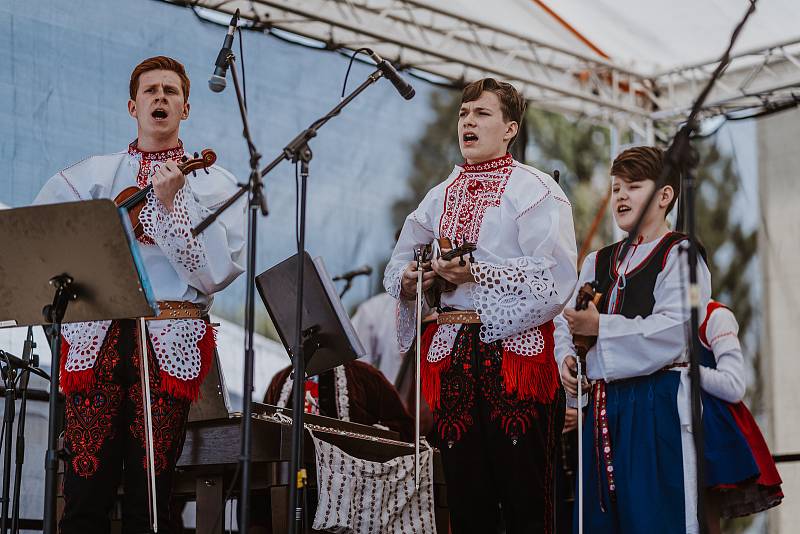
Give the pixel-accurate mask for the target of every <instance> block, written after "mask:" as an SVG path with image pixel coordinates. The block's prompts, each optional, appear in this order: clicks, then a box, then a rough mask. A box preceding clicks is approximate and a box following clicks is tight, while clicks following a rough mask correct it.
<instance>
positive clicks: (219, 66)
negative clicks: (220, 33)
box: [208, 9, 239, 93]
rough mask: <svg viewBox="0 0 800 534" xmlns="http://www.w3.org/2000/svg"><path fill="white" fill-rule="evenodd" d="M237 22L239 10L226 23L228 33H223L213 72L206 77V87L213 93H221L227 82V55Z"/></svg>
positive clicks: (228, 54) (229, 52)
mask: <svg viewBox="0 0 800 534" xmlns="http://www.w3.org/2000/svg"><path fill="white" fill-rule="evenodd" d="M238 24H239V10H238V9H237V10H236V13H234V14H233V18H231V23H230V24H228V33H226V34H225V40H224V41H222V49H221V50H220V51H219V54H218V55H217V61H216V62H215V63H214V65H215V66H216V67H215V68H214V74H212V75H211V78H209V79H208V88H209V89H211V90H212V91H214V92H215V93H221V92H222V91H224V90H225V86H226V85H227V82H226V81H225V75H226V74H227V73H228V56H230V54H231V46H233V33H234V32H235V31H236V26H238Z"/></svg>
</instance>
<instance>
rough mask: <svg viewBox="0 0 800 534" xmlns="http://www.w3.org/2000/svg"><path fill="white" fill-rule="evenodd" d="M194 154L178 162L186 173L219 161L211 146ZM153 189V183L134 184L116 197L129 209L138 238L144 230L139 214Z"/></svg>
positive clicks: (120, 205)
mask: <svg viewBox="0 0 800 534" xmlns="http://www.w3.org/2000/svg"><path fill="white" fill-rule="evenodd" d="M194 156H195V157H194V158H191V159H189V158H188V157H186V156H184V157H183V159H182V160H181V161H180V162H178V169H180V171H181V172H182V173H183V174H184V175H187V174H189V173H193V172H195V171H198V170H200V169H207V168H208V167H211V166H212V165H213V164H214V162H216V161H217V154H216V153H215V152H214V151H213V150H211V149H210V148H206V149H205V150H203V151H202V152H201V153H200V155H199V156H198V155H197V153H196V152H195V155H194ZM152 190H153V184H147V186H145V187H144V188H141V189H140V188H139V187H137V186H135V185H132V186H130V187H126V188H125V189H123V190H122V191H120V193H119V194H118V195H117V196H116V198H114V204H116V205H117V206H118V207H120V208H124V209H126V210H127V211H128V217H130V219H131V226H132V227H133V233H134V235H135V236H136V237H137V238H138V237H141V236H142V234H143V232H144V230H143V229H142V223H141V221H139V214H140V213H141V211H142V208H143V207H144V201H145V199H146V198H147V193H149V192H150V191H152Z"/></svg>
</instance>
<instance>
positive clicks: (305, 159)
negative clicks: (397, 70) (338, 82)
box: [192, 53, 383, 534]
mask: <svg viewBox="0 0 800 534" xmlns="http://www.w3.org/2000/svg"><path fill="white" fill-rule="evenodd" d="M234 59H235V58H234V56H233V54H232V53H231V54H229V55H228V64H229V65H230V67H231V74H232V76H233V81H234V85H235V87H236V98H237V100H238V102H239V110H240V112H241V115H242V122H243V124H244V136H245V138H246V139H247V144H248V148H249V150H250V169H251V172H250V181H249V182H248V183H247V184H245V185H243V186H242V187H241V188H240V189H239V191H237V192H236V193H235V194H234V195H233V196H232V197H231V198H229V199H228V200H227V201H226V202H225V203H224V204H223V205H222V206H220V207H219V208H218V209H217V210H216V211H215V212H214V213H212V214H211V215H209V216H208V217H207V218H206V219H205V220H203V221H202V222H201V223H200V224H198V225H197V227H196V228H194V229H193V230H192V234H193V235H198V234H200V233H201V232H202V231H203V230H205V229H206V228H208V226H209V225H210V224H212V223H213V222H214V221H215V220H216V219H217V217H219V215H220V214H221V213H222V212H224V211H225V210H226V209H228V208H229V207H230V206H232V205H233V204H234V203H235V202H236V201H237V200H238V199H239V198H240V197H241V196H242V195H244V194H245V193H248V192H249V193H250V198H249V206H250V219H249V221H248V227H247V232H248V253H247V289H246V291H247V295H246V307H247V309H246V311H245V323H246V324H245V329H246V331H247V335H246V346H245V365H244V398H243V400H242V402H243V408H242V412H243V414H244V417H243V418H242V445H241V457H240V459H239V465H240V469H241V473H242V484H241V495H240V497H239V498H240V501H239V502H240V504H241V509H242V512H241V517H240V518H239V521H240V524H239V532H241V533H242V534H246V533H247V531H248V529H249V527H248V523H249V518H250V510H249V506H250V496H249V493H250V485H251V484H250V478H251V470H250V458H251V457H252V421H251V418H250V414H251V412H252V402H253V396H252V390H253V365H254V361H253V360H254V353H253V348H252V347H253V330H254V323H253V319H254V309H253V306H254V302H255V298H254V295H255V246H256V239H255V235H256V210H257V209H258V208H259V207H260V208H261V211H262V213H263V214H264V215H267V209H266V204H265V202H264V197H263V195H262V187H263V184H262V182H261V178H262V177H263V176H265V175H267V174H268V173H269V172H270V171H272V169H274V168H275V167H277V166H278V164H279V163H281V162H282V161H284V160H289V161H291V162H292V163H295V164H297V163H299V164H300V198H299V207H298V209H299V212H300V213H299V219H300V221H299V235H298V240H297V252H298V256H297V257H298V266H297V323H296V329H295V339H294V343H293V350H292V356H293V357H292V364H293V376H294V380H295V388H294V396H293V404H292V441H291V444H292V446H291V458H290V462H289V504H288V506H289V515H288V518H289V530H288V532H289V533H290V534H293V533H296V532H299V530H298V527H300V525H301V522H302V518H303V502H302V500H299V499H298V495H299V493H298V489H303V488H304V487H305V480H306V476H305V469H302V468H301V467H300V465H301V459H302V450H303V429H304V424H303V413H304V405H303V404H304V396H305V387H304V385H305V358H304V354H303V333H302V331H301V330H302V303H303V277H304V272H303V271H304V269H303V265H304V262H303V253H304V252H305V218H306V217H305V212H306V196H307V185H308V173H309V170H308V167H309V162H310V161H311V158H312V157H313V154H312V152H311V149H310V148H309V146H308V142H309V141H310V140H311V139H313V138H314V137H316V135H317V131H318V130H319V129H320V128H321V127H322V126H323V125H325V124H326V123H327V122H328V121H329V120H330V119H332V118H333V117H335V116H337V115H338V114H339V113H340V112H341V110H342V109H343V108H344V107H345V106H347V104H349V103H350V102H351V101H352V100H353V99H355V98H356V97H357V96H358V95H359V94H361V93H362V92H363V91H364V90H365V89H366V88H367V87H369V86H370V85H372V84H373V83H375V82H376V81H378V80H379V79H380V78H381V77H382V76H383V73H382V71H381V70H380V69H378V70H376V71H375V72H373V73H372V74H370V75H369V76H368V78H367V80H366V81H364V83H362V84H361V85H360V86H358V87H357V88H356V89H355V90H354V91H353V92H352V93H350V95H348V96H347V97H346V98H344V99H342V100H341V101H340V102H339V104H337V105H336V106H335V107H334V108H333V109H332V110H331V111H329V112H328V113H327V114H326V115H325V116H323V117H322V118H320V119H318V120H316V121H315V122H313V123H312V124H311V126H309V127H308V128H306V129H305V130H303V131H302V132H300V134H298V135H297V136H296V137H295V138H294V139H292V140H291V141H290V142H289V144H288V145H286V147H285V148H284V149H283V151H282V152H281V154H279V155H278V156H277V157H276V158H275V159H273V160H272V161H271V162H270V163H269V164H268V165H267V166H266V167H264V169H262V170H261V171H260V172H259V171H258V170H257V167H258V161H259V159H260V157H261V156H260V154H258V152H257V151H256V150H255V147H254V145H253V143H252V141H251V139H250V131H249V128H248V126H247V110H246V109H245V107H244V104H243V99H242V96H241V92H240V90H239V82H238V77H237V75H236V68H235V63H234Z"/></svg>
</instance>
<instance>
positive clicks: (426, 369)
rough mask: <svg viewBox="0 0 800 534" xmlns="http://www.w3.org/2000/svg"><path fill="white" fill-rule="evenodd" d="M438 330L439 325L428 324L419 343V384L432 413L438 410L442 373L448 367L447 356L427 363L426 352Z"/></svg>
mask: <svg viewBox="0 0 800 534" xmlns="http://www.w3.org/2000/svg"><path fill="white" fill-rule="evenodd" d="M438 328H439V325H437V324H436V323H431V324H429V325H428V326H427V327H426V328H425V330H424V331H423V332H422V340H421V341H420V355H421V360H422V365H421V366H420V378H421V380H420V382H421V383H422V386H421V389H422V396H423V397H424V398H425V402H427V403H428V406H429V407H430V409H431V410H433V411H436V410H438V409H439V403H440V399H441V391H442V378H441V377H442V371H445V370H447V369H448V368H449V367H450V355H449V354H448V355H447V356H446V357H444V358H442V359H441V360H439V361H438V362H429V361H428V351H430V348H431V343H432V342H433V336H435V335H436V330H437V329H438Z"/></svg>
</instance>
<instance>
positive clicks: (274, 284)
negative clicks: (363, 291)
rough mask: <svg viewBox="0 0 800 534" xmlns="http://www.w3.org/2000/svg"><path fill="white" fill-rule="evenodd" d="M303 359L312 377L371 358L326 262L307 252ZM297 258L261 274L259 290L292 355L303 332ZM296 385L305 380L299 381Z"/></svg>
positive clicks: (282, 340)
mask: <svg viewBox="0 0 800 534" xmlns="http://www.w3.org/2000/svg"><path fill="white" fill-rule="evenodd" d="M303 262H304V270H305V273H306V276H304V277H303V322H302V333H303V356H304V360H305V369H306V377H309V376H314V375H318V374H320V373H323V372H325V371H327V370H329V369H333V368H334V367H338V366H340V365H342V364H343V363H345V362H349V361H351V360H355V359H357V358H361V357H362V356H364V355H365V354H366V351H365V350H364V347H363V346H362V344H361V340H360V339H359V338H358V335H357V334H356V331H355V328H353V325H352V323H351V322H350V318H349V317H348V315H347V312H346V311H345V309H344V306H343V305H342V301H341V300H339V294H338V292H337V291H336V288H335V287H334V285H333V281H332V280H331V278H330V276H329V275H328V272H327V270H326V269H325V264H324V263H323V262H322V258H315V259H314V260H312V259H311V256H309V255H308V252H304V253H303ZM297 268H298V265H297V254H295V255H294V256H292V257H290V258H287V259H286V260H284V261H282V262H281V263H279V264H277V265H275V266H274V267H272V268H270V269H268V270H266V271H264V272H263V273H261V274H260V275H258V276H256V287H257V288H258V293H259V295H261V300H263V301H264V305H265V306H266V308H267V312H268V313H269V316H270V318H272V322H273V323H274V324H275V328H276V329H277V330H278V335H279V336H280V338H281V342H282V343H283V346H284V347H286V351H287V352H288V353H289V356H291V357H292V358H294V355H293V354H292V344H293V343H294V339H295V332H296V330H297V326H296V317H297V304H296V302H297ZM295 383H296V384H298V383H303V379H301V378H298V377H295Z"/></svg>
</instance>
